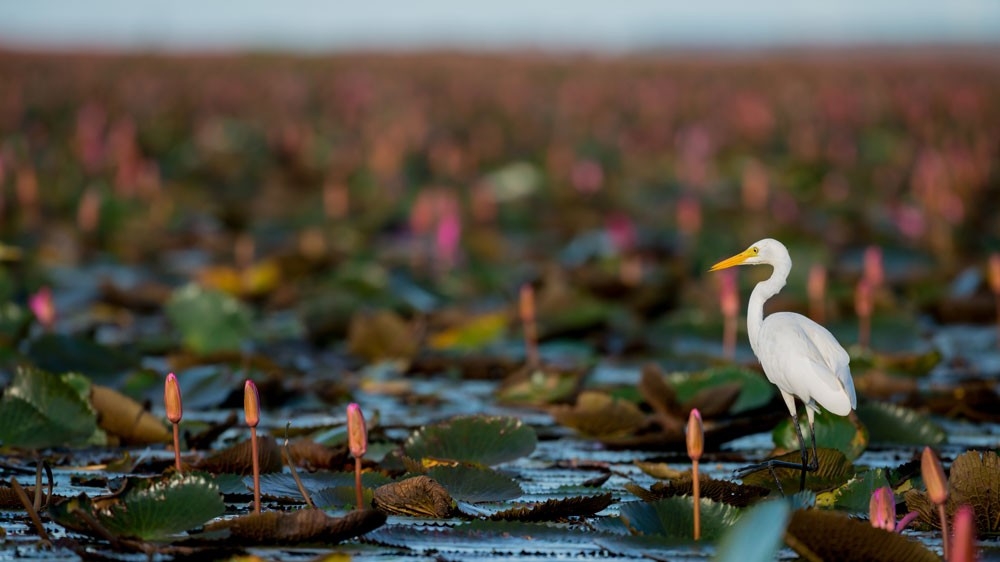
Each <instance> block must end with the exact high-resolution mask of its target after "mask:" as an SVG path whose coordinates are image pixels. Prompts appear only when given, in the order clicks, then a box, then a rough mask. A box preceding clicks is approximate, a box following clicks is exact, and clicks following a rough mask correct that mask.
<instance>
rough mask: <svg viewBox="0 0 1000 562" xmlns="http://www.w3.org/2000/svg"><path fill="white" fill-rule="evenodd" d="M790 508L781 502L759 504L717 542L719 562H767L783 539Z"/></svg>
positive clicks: (716, 554)
mask: <svg viewBox="0 0 1000 562" xmlns="http://www.w3.org/2000/svg"><path fill="white" fill-rule="evenodd" d="M791 515H792V506H791V505H790V504H789V502H787V501H784V500H773V501H767V502H763V503H759V504H757V505H755V506H754V507H752V508H751V509H750V510H749V511H747V512H746V513H744V514H743V516H742V517H740V520H739V521H737V522H736V525H735V526H734V527H733V528H732V529H730V530H729V531H727V532H726V534H725V535H723V536H722V538H721V539H720V540H719V547H718V549H716V551H715V560H716V561H718V562H770V561H771V560H774V559H775V555H776V554H777V553H778V549H779V548H781V543H782V539H783V538H784V535H785V526H786V525H787V524H788V519H789V517H791Z"/></svg>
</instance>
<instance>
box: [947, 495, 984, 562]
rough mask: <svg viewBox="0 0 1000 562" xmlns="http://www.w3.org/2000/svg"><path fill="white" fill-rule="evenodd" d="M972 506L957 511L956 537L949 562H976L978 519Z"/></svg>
mask: <svg viewBox="0 0 1000 562" xmlns="http://www.w3.org/2000/svg"><path fill="white" fill-rule="evenodd" d="M975 515H976V514H975V512H973V510H972V506H971V505H961V506H959V508H958V509H957V510H955V520H954V522H953V523H954V527H955V536H954V539H955V540H954V544H952V545H951V553H950V554H949V555H948V556H947V560H948V562H975V560H976V558H977V556H976V517H975Z"/></svg>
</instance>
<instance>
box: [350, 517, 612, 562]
mask: <svg viewBox="0 0 1000 562" xmlns="http://www.w3.org/2000/svg"><path fill="white" fill-rule="evenodd" d="M609 536H610V535H606V534H600V533H594V532H593V531H581V530H576V529H571V528H567V527H566V526H564V525H558V526H557V525H546V524H544V523H523V522H518V521H488V520H486V521H484V520H476V521H472V522H469V523H462V524H460V525H455V526H449V527H443V528H441V529H440V530H436V531H433V532H428V530H427V529H422V528H419V527H416V526H413V525H390V526H386V527H383V528H381V529H379V530H377V531H374V532H372V533H370V534H369V535H367V536H366V537H365V538H366V539H367V540H370V541H373V542H375V543H377V544H383V545H389V546H395V547H400V548H406V549H407V550H408V551H412V552H416V553H421V554H427V555H430V556H432V557H440V556H442V555H443V554H453V555H455V556H450V557H449V556H445V557H446V558H449V559H450V558H456V559H467V558H468V557H469V553H470V552H493V553H497V554H501V553H507V554H508V557H510V558H512V559H516V558H520V557H525V556H528V555H529V553H535V552H537V553H551V552H553V551H555V552H563V551H565V550H566V549H567V547H568V546H569V547H572V549H573V551H583V552H585V553H590V554H592V555H593V556H595V557H597V556H600V555H601V551H602V548H601V547H600V546H598V545H596V544H594V540H595V539H597V538H601V537H603V538H607V537H609Z"/></svg>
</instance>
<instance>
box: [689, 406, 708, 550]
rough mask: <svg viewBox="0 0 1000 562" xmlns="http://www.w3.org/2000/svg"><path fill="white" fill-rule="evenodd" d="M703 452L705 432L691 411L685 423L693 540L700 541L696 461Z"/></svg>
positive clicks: (699, 493) (699, 490) (699, 489)
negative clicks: (692, 498) (692, 510)
mask: <svg viewBox="0 0 1000 562" xmlns="http://www.w3.org/2000/svg"><path fill="white" fill-rule="evenodd" d="M704 450H705V430H704V428H703V427H702V424H701V413H700V412H698V409H697V408H694V409H693V410H691V414H690V415H689V416H688V423H687V451H688V456H689V457H691V477H692V482H691V486H692V491H691V495H692V496H693V497H694V540H699V539H701V480H700V479H699V477H698V461H699V460H701V454H702V453H703V452H704Z"/></svg>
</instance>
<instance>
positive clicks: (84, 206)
mask: <svg viewBox="0 0 1000 562" xmlns="http://www.w3.org/2000/svg"><path fill="white" fill-rule="evenodd" d="M100 220H101V194H100V192H99V191H98V190H97V188H95V187H89V188H87V190H86V191H84V192H83V195H82V196H81V197H80V202H79V203H78V204H77V207H76V227H77V228H78V229H80V232H82V233H84V234H89V233H91V232H94V231H95V230H97V225H98V223H99V222H100Z"/></svg>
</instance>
